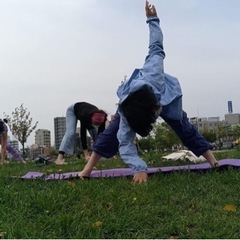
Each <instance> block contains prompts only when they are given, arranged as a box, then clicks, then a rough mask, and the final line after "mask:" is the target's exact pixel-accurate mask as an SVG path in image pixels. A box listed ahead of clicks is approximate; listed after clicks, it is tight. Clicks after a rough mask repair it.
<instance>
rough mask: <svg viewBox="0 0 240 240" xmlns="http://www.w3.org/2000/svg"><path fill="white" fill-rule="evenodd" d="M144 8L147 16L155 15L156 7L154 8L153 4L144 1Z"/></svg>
mask: <svg viewBox="0 0 240 240" xmlns="http://www.w3.org/2000/svg"><path fill="white" fill-rule="evenodd" d="M145 9H146V14H147V16H154V15H156V8H155V6H154V5H152V4H150V3H149V2H148V1H146V5H145Z"/></svg>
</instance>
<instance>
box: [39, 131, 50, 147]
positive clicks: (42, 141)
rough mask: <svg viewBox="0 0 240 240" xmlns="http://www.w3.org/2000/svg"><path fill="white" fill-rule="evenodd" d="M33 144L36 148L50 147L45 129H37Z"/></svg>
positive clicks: (48, 136) (48, 132)
mask: <svg viewBox="0 0 240 240" xmlns="http://www.w3.org/2000/svg"><path fill="white" fill-rule="evenodd" d="M35 144H37V145H38V146H45V147H51V134H50V131H49V130H46V129H38V130H37V131H36V132H35Z"/></svg>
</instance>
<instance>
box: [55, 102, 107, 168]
mask: <svg viewBox="0 0 240 240" xmlns="http://www.w3.org/2000/svg"><path fill="white" fill-rule="evenodd" d="M78 120H79V121H80V138H81V142H82V147H83V153H84V157H85V160H86V161H87V160H89V158H90V155H89V152H88V147H87V130H88V132H89V134H90V136H91V138H92V140H93V142H95V141H96V139H97V136H98V135H99V133H101V132H103V131H104V129H105V123H106V120H107V114H106V113H105V112H104V111H103V110H100V109H98V108H97V107H96V106H94V105H92V104H90V103H87V102H78V103H74V104H72V105H71V106H69V107H68V108H67V112H66V132H65V135H64V137H63V139H62V142H61V145H60V148H59V154H58V157H57V160H56V161H55V163H56V164H57V165H62V164H66V163H65V162H64V161H63V158H64V154H65V153H67V154H70V155H72V154H73V150H74V139H75V137H76V127H77V121H78Z"/></svg>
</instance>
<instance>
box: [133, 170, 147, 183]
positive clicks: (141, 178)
mask: <svg viewBox="0 0 240 240" xmlns="http://www.w3.org/2000/svg"><path fill="white" fill-rule="evenodd" d="M147 179H148V175H147V173H146V172H138V173H136V174H135V175H134V176H133V183H134V184H142V183H146V182H147Z"/></svg>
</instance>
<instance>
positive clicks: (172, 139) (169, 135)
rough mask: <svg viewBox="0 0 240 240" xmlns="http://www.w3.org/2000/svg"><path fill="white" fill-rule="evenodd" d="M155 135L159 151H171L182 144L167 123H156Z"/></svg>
mask: <svg viewBox="0 0 240 240" xmlns="http://www.w3.org/2000/svg"><path fill="white" fill-rule="evenodd" d="M153 134H154V137H155V140H156V144H157V148H158V149H164V148H166V149H171V147H172V146H174V145H178V144H181V140H180V139H179V137H178V136H177V134H176V133H175V132H174V131H173V130H172V128H171V127H170V126H169V125H168V124H167V123H166V122H163V123H156V124H155V125H154V128H153Z"/></svg>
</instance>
